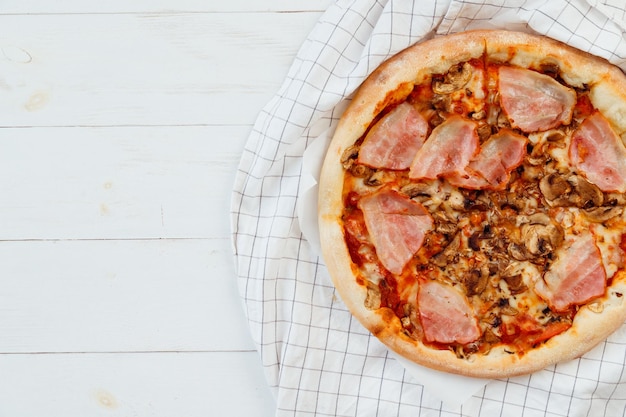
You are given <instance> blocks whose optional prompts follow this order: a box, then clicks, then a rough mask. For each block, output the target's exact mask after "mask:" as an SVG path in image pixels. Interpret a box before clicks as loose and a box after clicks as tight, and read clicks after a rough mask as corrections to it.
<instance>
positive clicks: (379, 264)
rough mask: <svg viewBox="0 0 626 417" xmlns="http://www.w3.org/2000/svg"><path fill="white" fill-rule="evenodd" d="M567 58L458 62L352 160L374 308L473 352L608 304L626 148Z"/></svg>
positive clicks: (562, 325)
mask: <svg viewBox="0 0 626 417" xmlns="http://www.w3.org/2000/svg"><path fill="white" fill-rule="evenodd" d="M556 74H558V70H555V71H549V70H548V69H546V68H542V69H537V71H535V70H532V69H523V68H517V67H514V66H511V65H503V64H499V63H494V62H488V61H487V60H486V59H483V60H471V61H468V62H464V63H460V64H458V65H454V66H453V67H451V68H450V69H449V71H448V72H447V73H445V74H439V75H433V76H432V77H431V79H429V80H428V81H427V82H425V83H422V84H420V85H416V86H414V88H413V91H412V92H411V93H410V94H409V95H408V97H406V99H404V100H403V101H402V102H401V103H393V104H390V105H389V106H388V107H387V108H386V109H385V110H384V111H383V112H382V113H381V116H380V117H378V118H377V119H376V120H375V121H374V122H373V123H372V125H371V126H370V128H369V129H368V131H367V132H366V133H365V134H364V135H363V137H362V138H360V139H359V140H357V141H356V142H355V143H354V145H353V146H352V147H350V148H348V149H347V150H346V152H345V153H344V155H343V157H342V163H343V166H344V168H345V177H344V211H343V217H342V219H343V224H344V235H345V239H346V244H347V247H348V249H349V252H350V256H351V259H352V262H353V264H354V265H355V267H356V268H357V270H358V271H359V282H361V283H362V284H363V285H365V286H367V288H368V297H367V299H366V301H365V303H366V306H367V307H368V308H369V309H372V310H376V309H379V308H381V307H385V308H389V309H391V310H393V312H394V313H395V314H396V315H397V316H398V318H399V319H400V321H401V323H402V325H403V327H404V330H405V333H406V334H407V335H409V336H410V337H412V338H414V339H416V340H419V341H421V342H423V343H425V344H427V345H429V346H432V347H433V348H436V349H451V350H453V351H454V352H456V353H457V355H458V356H459V357H461V358H466V357H471V355H473V354H485V353H487V352H489V351H490V350H491V349H492V348H494V347H495V346H498V347H501V348H503V349H504V350H505V351H506V352H509V353H511V354H514V353H515V354H519V355H522V354H524V352H525V351H527V350H528V349H530V348H532V347H533V346H536V345H538V344H540V343H542V342H545V341H546V340H548V339H550V338H551V337H553V336H555V335H557V334H559V333H562V332H563V331H566V330H567V329H568V328H569V327H571V325H572V320H573V319H574V317H575V315H576V314H577V312H578V310H579V309H580V308H581V307H582V306H585V305H586V306H588V308H589V309H591V310H592V311H593V309H594V308H596V309H597V308H598V307H597V306H598V305H599V304H598V303H597V301H598V300H601V299H602V297H603V296H605V293H606V291H607V287H609V286H610V283H611V278H612V277H613V276H614V274H615V273H616V272H617V271H619V270H622V269H623V268H624V266H625V263H626V256H625V253H624V250H626V237H625V235H624V234H623V233H622V232H621V230H626V229H624V228H625V227H626V213H625V210H624V207H625V206H626V196H625V195H624V192H625V191H626V162H625V161H626V147H624V144H623V143H622V141H621V139H620V137H619V136H618V135H617V134H616V133H615V132H614V130H613V128H612V126H611V125H610V123H609V122H608V120H607V119H606V118H604V117H603V116H602V114H601V113H600V112H599V111H597V110H596V109H595V108H593V105H592V104H591V102H590V100H589V99H588V98H587V94H588V91H586V90H585V89H584V88H573V87H571V86H568V85H566V84H565V82H564V81H563V80H561V79H559V78H558V76H557V75H556Z"/></svg>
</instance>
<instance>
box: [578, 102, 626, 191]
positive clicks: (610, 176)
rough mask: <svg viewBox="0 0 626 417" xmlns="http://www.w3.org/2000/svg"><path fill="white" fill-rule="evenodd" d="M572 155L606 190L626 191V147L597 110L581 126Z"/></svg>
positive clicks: (587, 174)
mask: <svg viewBox="0 0 626 417" xmlns="http://www.w3.org/2000/svg"><path fill="white" fill-rule="evenodd" d="M569 157H570V161H571V163H572V164H573V165H574V166H575V167H576V168H578V169H579V170H580V171H581V172H582V173H583V174H584V175H585V177H587V180H589V182H592V183H594V184H595V185H597V186H598V188H600V189H601V190H602V191H617V192H620V193H623V192H626V147H625V146H624V143H623V142H622V140H621V138H620V137H619V136H618V135H617V134H616V133H615V132H614V131H613V129H612V128H611V125H610V123H609V121H608V120H606V119H605V118H604V116H602V115H601V114H600V113H598V112H595V113H593V114H592V115H591V116H589V117H587V118H586V119H585V120H584V121H583V122H582V123H581V124H580V126H578V129H576V131H575V132H574V134H573V135H572V140H571V142H570V148H569Z"/></svg>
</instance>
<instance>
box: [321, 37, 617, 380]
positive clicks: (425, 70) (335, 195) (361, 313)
mask: <svg viewBox="0 0 626 417" xmlns="http://www.w3.org/2000/svg"><path fill="white" fill-rule="evenodd" d="M461 40H462V41H463V42H464V45H465V48H464V49H463V51H459V52H458V53H456V54H448V55H445V54H442V53H441V51H442V50H446V49H449V50H454V49H455V46H457V45H458V42H459V41H461ZM511 45H517V49H518V50H517V51H516V54H517V55H516V56H517V57H518V58H517V59H512V60H510V61H509V62H511V63H513V64H515V65H520V66H526V67H532V66H533V65H536V64H538V63H540V62H542V59H540V58H539V57H537V56H536V57H535V60H534V61H532V60H531V59H529V58H528V57H526V64H525V65H523V62H524V61H523V60H522V58H523V56H522V54H520V48H522V47H530V48H535V49H534V50H535V53H536V51H540V52H541V53H542V54H543V55H542V56H543V57H550V58H552V59H555V60H556V61H557V62H558V63H559V65H560V68H561V71H562V73H563V74H564V75H565V77H564V80H565V81H566V82H568V83H572V85H577V83H581V81H582V80H583V78H584V76H585V74H587V75H588V74H589V73H591V74H592V76H591V79H590V82H589V85H590V86H591V91H592V93H590V96H591V97H590V98H591V99H592V103H593V104H594V106H596V107H597V108H599V109H600V110H601V111H602V110H605V111H609V114H608V115H607V116H608V118H609V120H610V121H611V123H612V124H613V125H614V126H616V127H617V128H618V130H619V132H620V134H621V133H624V132H626V108H625V107H624V104H623V103H626V78H624V75H623V73H622V72H621V71H619V70H618V69H616V68H615V67H613V66H612V65H611V64H609V63H608V62H607V61H605V60H603V59H602V58H598V57H596V56H593V55H590V54H587V53H585V52H582V51H579V50H577V49H575V48H572V47H570V46H568V45H565V44H562V43H561V42H558V41H555V40H552V39H549V38H545V37H540V36H536V35H530V34H526V33H521V32H509V31H493V30H477V31H472V32H464V33H460V34H455V35H449V36H446V37H442V38H435V39H432V40H429V41H425V42H424V43H420V44H416V45H414V46H411V47H409V48H407V49H406V50H404V51H402V52H400V53H399V54H397V55H396V56H394V57H392V58H391V59H389V60H388V61H386V62H385V63H383V64H382V65H381V66H380V67H379V68H377V69H376V70H375V71H374V72H373V73H372V74H371V75H370V76H369V77H368V78H367V79H366V80H365V81H364V83H363V84H362V86H361V87H360V88H359V90H358V91H357V92H356V94H355V96H354V98H353V100H352V102H351V103H350V105H349V106H348V108H347V109H346V111H345V113H344V115H343V116H342V118H341V119H340V122H339V124H338V126H337V129H336V131H335V134H334V136H333V138H332V140H331V143H330V146H329V149H328V151H327V154H326V157H325V160H324V163H323V167H322V171H321V175H320V187H319V189H320V192H319V200H318V204H319V218H318V221H319V233H320V239H321V242H322V255H323V258H324V260H325V262H326V266H327V268H328V271H329V274H330V276H331V280H332V281H333V284H334V285H335V287H336V288H337V290H338V293H339V295H340V297H341V299H342V301H343V302H344V304H345V305H346V307H347V308H348V309H349V310H350V311H351V313H352V314H353V316H354V317H355V318H357V319H358V320H359V322H360V323H361V324H362V325H363V326H364V327H365V328H366V329H368V330H369V331H370V332H371V333H372V334H374V335H375V336H376V337H378V339H379V340H381V342H383V343H384V344H385V345H386V346H387V347H389V348H390V349H391V350H393V351H394V352H396V353H398V354H400V355H401V356H403V357H404V358H406V359H409V360H411V361H413V362H415V363H417V364H419V365H424V366H427V367H430V368H433V369H436V370H440V371H444V372H451V373H455V374H460V375H465V376H471V377H478V378H502V377H510V376H516V375H523V374H528V373H531V372H535V371H538V370H540V369H543V368H545V367H547V366H549V365H552V364H555V363H557V362H562V361H567V360H572V359H575V358H577V357H580V356H581V355H583V354H584V353H585V352H588V351H589V350H591V349H593V347H594V346H596V345H597V344H598V343H600V342H601V341H603V340H604V339H606V338H607V337H608V336H609V335H610V334H611V333H613V332H614V331H615V330H616V329H617V328H618V327H619V326H620V325H621V324H622V323H623V322H624V320H626V303H625V302H624V301H623V298H626V272H624V271H621V272H619V273H618V274H617V275H616V277H614V278H613V282H614V283H615V284H614V286H615V288H619V289H620V291H621V290H623V291H624V292H623V294H624V297H621V298H619V297H615V298H616V300H612V299H610V298H608V299H607V300H606V301H608V300H612V301H611V302H610V303H608V304H607V306H606V312H604V318H603V323H604V324H606V326H603V327H602V328H600V329H599V328H598V326H597V325H596V323H595V322H594V321H593V320H592V319H589V318H588V317H591V316H590V315H592V314H597V313H593V312H592V311H591V310H589V308H588V307H586V306H585V307H582V308H581V311H579V312H578V314H577V315H576V318H575V320H574V324H573V326H572V328H570V329H569V330H567V331H566V332H564V333H562V334H560V335H557V336H555V337H553V338H551V339H550V340H549V341H547V342H546V343H544V344H543V345H542V346H541V347H540V348H537V349H534V350H532V351H529V352H527V353H526V354H524V355H523V356H521V357H520V356H518V355H515V354H509V353H505V352H503V351H501V352H499V353H498V354H497V355H496V354H494V353H493V352H491V353H490V355H487V356H478V355H474V358H473V359H472V360H471V361H468V360H459V359H458V358H457V356H456V355H455V354H454V353H453V352H451V351H446V350H434V349H431V348H429V347H426V346H424V345H423V344H421V343H419V342H416V341H414V340H412V339H410V338H409V337H408V336H406V335H405V334H404V333H403V332H402V326H401V324H400V321H399V319H398V318H397V317H396V316H395V315H394V316H393V317H391V316H390V314H389V313H390V312H389V311H388V310H387V309H379V310H376V311H374V310H368V309H367V308H365V305H364V303H365V298H366V288H365V287H364V286H361V285H359V284H358V283H357V282H356V280H355V279H354V275H353V271H352V263H351V260H350V254H349V252H348V249H347V246H346V244H345V241H344V237H343V226H342V222H341V212H342V209H343V201H342V198H343V197H342V193H343V167H342V166H341V164H340V162H339V161H340V158H341V155H342V153H343V151H344V150H345V148H346V147H348V146H350V145H352V144H353V143H354V141H355V140H356V139H358V138H359V137H360V136H361V135H362V134H363V133H364V132H365V130H366V128H367V126H368V125H369V123H370V122H371V120H372V119H373V118H374V117H375V116H376V115H377V112H380V111H381V110H382V109H383V108H384V103H385V100H389V97H388V93H389V92H390V91H396V90H397V89H398V88H399V87H400V86H401V85H402V84H405V83H409V84H413V83H420V82H421V78H423V77H425V76H426V75H427V74H431V73H444V72H445V71H447V69H448V68H449V67H450V66H451V65H453V64H455V63H458V62H462V61H466V60H469V59H471V58H476V57H479V56H481V55H482V54H483V52H487V53H488V54H490V55H491V54H494V56H495V54H496V53H498V52H497V51H500V53H503V52H504V50H505V48H507V51H508V52H509V53H510V47H511ZM485 48H486V49H485ZM566 62H569V64H567V65H566V64H565V63H566ZM418 63H419V65H421V67H420V69H419V70H418V71H414V70H413V69H409V68H412V67H413V68H414V67H415V66H417V65H418ZM583 64H584V65H583ZM574 67H576V68H578V69H576V70H575V69H574ZM592 67H593V68H594V72H590V68H592ZM598 67H600V68H598ZM598 69H600V71H597V70H598ZM567 71H570V73H571V74H573V76H574V77H573V78H572V77H567V74H565V73H566V72H567ZM566 77H567V79H566ZM581 85H582V84H581ZM611 85H619V86H622V87H624V88H621V89H620V91H617V92H616V91H613V89H611V88H610V86H611ZM594 89H595V90H594ZM605 90H609V91H611V92H612V96H611V97H612V98H613V100H615V101H622V100H623V103H621V106H618V107H617V110H615V107H614V106H615V103H610V102H609V103H604V102H603V101H602V98H601V97H596V96H602V94H605ZM594 91H595V93H594ZM397 99H402V98H401V97H397ZM607 109H608V110H607ZM612 109H613V110H612ZM339 179H341V180H339ZM611 288H613V287H611ZM618 292H619V291H618ZM618 298H619V299H618ZM605 304H606V302H605ZM572 346H574V347H572Z"/></svg>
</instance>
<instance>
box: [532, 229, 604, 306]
mask: <svg viewBox="0 0 626 417" xmlns="http://www.w3.org/2000/svg"><path fill="white" fill-rule="evenodd" d="M606 278H607V277H606V271H605V270H604V265H603V264H602V256H601V254H600V250H599V249H598V247H597V246H596V243H595V239H594V237H593V235H592V234H591V232H585V233H583V234H580V235H578V236H576V237H575V238H574V239H571V240H570V241H568V242H566V243H565V246H563V247H562V248H561V249H559V250H558V251H557V260H556V261H555V262H554V263H553V264H552V265H551V266H550V269H548V271H546V273H545V274H544V276H543V279H539V280H538V281H537V282H536V283H535V292H536V293H537V294H538V295H539V296H540V297H541V298H543V299H544V300H546V301H547V302H548V304H549V305H550V307H551V308H552V309H554V310H556V311H565V310H567V309H568V308H569V307H570V306H573V305H580V304H584V303H586V302H588V301H590V300H592V299H594V298H596V297H599V296H601V295H603V294H604V291H605V287H606Z"/></svg>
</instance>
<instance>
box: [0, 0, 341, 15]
mask: <svg viewBox="0 0 626 417" xmlns="http://www.w3.org/2000/svg"><path fill="white" fill-rule="evenodd" d="M331 3H332V1H331V0H257V1H250V0H228V1H206V0H178V1H176V2H172V1H168V0H156V1H153V0H134V1H132V2H129V1H125V0H110V1H107V2H102V3H100V2H85V1H63V2H37V3H35V4H33V3H32V2H30V3H27V2H24V1H21V0H3V1H2V9H0V12H1V13H2V14H36V13H37V14H40V13H46V14H49V13H146V12H150V13H170V12H180V11H184V12H196V13H197V12H242V11H243V12H300V11H323V10H325V9H326V8H327V7H328V6H329V5H330V4H331Z"/></svg>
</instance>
